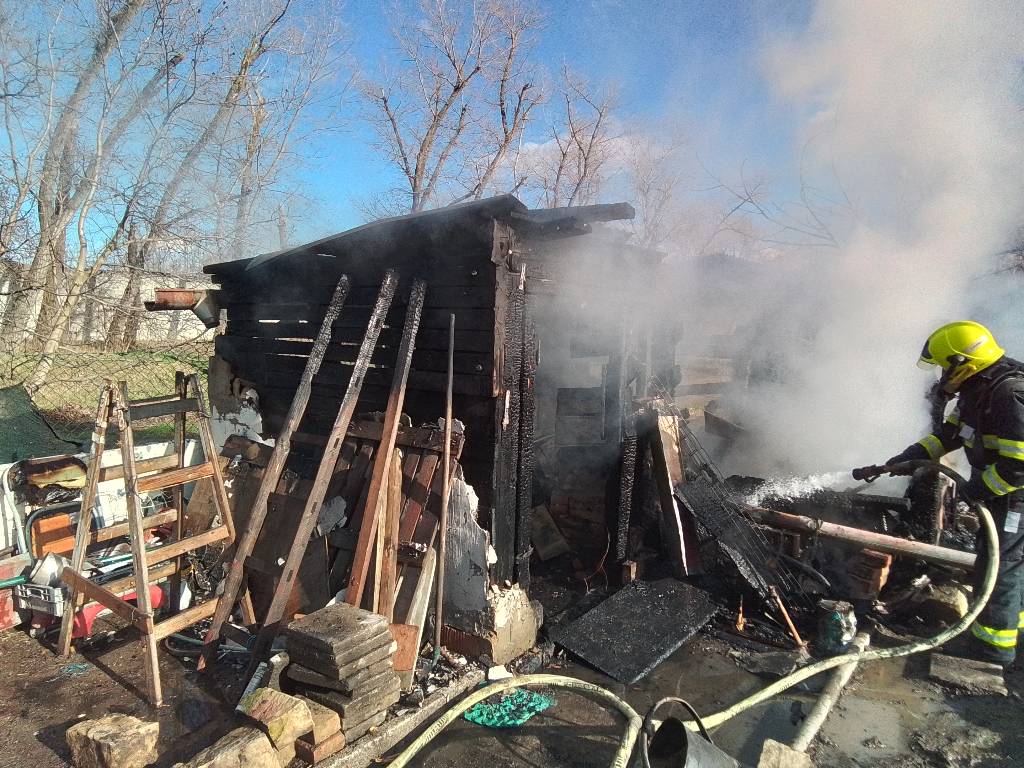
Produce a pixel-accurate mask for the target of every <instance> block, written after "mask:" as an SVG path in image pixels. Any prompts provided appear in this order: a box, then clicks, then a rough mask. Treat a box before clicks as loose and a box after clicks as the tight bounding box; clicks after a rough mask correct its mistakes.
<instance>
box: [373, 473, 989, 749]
mask: <svg viewBox="0 0 1024 768" xmlns="http://www.w3.org/2000/svg"><path fill="white" fill-rule="evenodd" d="M923 466H928V467H933V468H935V469H937V470H938V471H940V472H943V473H944V474H946V475H947V476H949V477H951V478H952V479H954V480H956V481H957V483H958V485H959V487H960V488H963V487H964V486H966V485H967V481H966V480H964V478H963V477H961V476H960V475H959V474H957V473H956V472H954V471H953V470H952V469H950V468H949V467H946V466H945V465H942V464H938V463H937V462H932V461H924V460H922V461H908V462H903V463H901V464H896V465H893V466H886V467H873V468H872V469H873V470H878V472H877V474H874V475H873V476H871V475H870V473H867V474H862V476H861V477H859V478H858V479H864V480H868V481H869V482H870V481H871V480H873V479H875V478H877V477H880V476H881V475H882V474H885V473H888V474H891V475H902V474H910V473H912V472H913V471H914V470H916V469H918V468H920V467H923ZM972 505H973V507H974V509H975V510H976V511H977V513H978V519H979V520H980V521H981V525H982V528H983V530H984V532H985V537H986V540H987V543H988V551H989V557H987V558H986V564H985V575H984V579H983V580H982V585H981V591H980V593H979V594H977V595H975V596H974V602H973V603H972V605H971V607H970V610H968V611H967V614H966V615H965V616H964V617H963V618H962V619H960V621H958V622H957V623H956V624H954V625H953V626H951V627H949V628H948V629H945V630H943V631H942V632H940V633H939V634H937V635H935V636H934V637H932V638H930V639H928V640H919V641H915V642H912V643H907V644H905V645H900V646H896V647H894V648H874V649H871V650H864V651H856V652H853V653H844V654H840V655H838V656H832V657H831V658H828V659H822V660H821V661H818V662H815V663H813V664H809V665H808V666H806V667H803V668H802V669H798V670H797V671H795V672H793V673H791V674H789V675H787V676H786V677H783V678H781V679H780V680H777V681H776V682H774V683H772V684H771V685H769V686H767V687H766V688H762V689H761V690H760V691H758V692H756V693H754V694H753V695H751V696H748V697H747V698H745V699H743V700H741V701H739V702H737V703H736V704H733V705H732V706H731V707H728V708H726V709H723V710H722V711H721V712H716V713H714V714H713V715H709V716H707V717H703V718H697V719H696V720H694V721H690V722H687V723H686V726H687V727H689V728H690V729H691V730H698V729H699V730H701V731H702V732H704V733H706V731H705V729H710V728H715V727H717V726H719V725H722V724H723V723H725V722H727V721H728V720H731V719H732V718H734V717H736V715H738V714H740V713H742V712H745V711H747V710H748V709H750V708H751V707H754V706H756V705H758V704H760V703H761V702H763V701H766V700H768V699H770V698H772V697H773V696H776V695H778V694H780V693H782V692H783V691H785V690H788V689H789V688H792V687H793V686H794V685H797V684H798V683H801V682H803V681H804V680H806V679H808V678H810V677H814V676H815V675H818V674H820V673H822V672H825V671H827V670H830V669H834V668H835V667H839V666H842V665H843V664H849V663H851V662H863V661H875V660H880V659H895V658H899V657H901V656H910V655H912V654H915V653H922V652H924V651H931V650H934V649H935V648H938V647H940V646H942V645H944V644H946V643H948V642H949V641H950V640H952V639H953V638H955V637H957V636H958V635H960V634H961V633H963V632H964V631H965V630H966V629H967V628H968V627H969V626H970V625H971V624H972V623H973V622H974V620H975V619H976V618H977V617H978V615H979V614H980V613H981V611H982V609H983V608H984V607H985V604H986V603H987V602H988V599H989V597H990V596H991V595H992V590H993V589H994V588H995V583H996V575H997V573H998V571H999V534H998V532H997V531H996V526H995V523H994V522H993V520H992V514H991V513H990V512H989V510H988V508H987V507H986V506H985V505H984V504H983V503H981V502H980V501H973V503H972ZM527 686H549V687H555V688H569V689H571V690H577V691H581V692H584V693H589V694H591V695H592V696H594V697H596V698H598V699H601V700H603V701H604V702H606V703H609V704H611V705H612V706H613V707H615V708H616V709H618V710H619V711H620V712H622V713H623V714H624V715H625V716H626V720H627V722H626V730H625V733H624V734H623V736H622V740H621V741H620V743H619V746H618V749H617V750H616V752H615V756H614V758H613V759H612V762H611V766H612V768H626V766H627V765H628V763H629V759H630V757H631V755H632V754H633V750H634V748H635V746H636V743H637V740H638V738H639V736H640V734H641V729H642V726H644V725H645V721H644V720H643V719H641V717H640V715H638V714H637V712H636V710H634V709H633V708H632V707H631V706H630V705H629V704H628V703H626V702H625V701H623V700H622V699H620V698H619V697H618V696H616V695H615V694H613V693H612V692H610V691H608V690H605V689H604V688H601V687H600V686H597V685H593V684H591V683H587V682H584V681H582V680H577V679H576V678H572V677H565V676H562V675H544V674H540V675H525V676H523V677H517V678H512V679H510V680H502V681H500V682H497V683H494V684H492V685H488V686H486V687H484V688H480V689H479V690H477V691H474V692H473V693H472V694H470V695H469V696H467V697H466V698H465V699H463V700H462V701H460V702H459V703H458V704H456V705H455V706H453V707H452V708H451V709H449V710H448V711H447V712H445V713H444V714H443V715H442V716H441V717H440V718H438V719H437V720H435V721H434V723H432V724H431V725H430V727H429V728H427V729H426V730H425V731H424V732H423V733H422V734H420V735H419V737H417V738H416V740H415V741H413V742H412V743H411V744H410V745H409V746H408V747H406V749H405V750H403V751H402V753H401V754H399V755H398V757H396V758H395V759H394V760H393V761H392V763H391V766H392V768H402V767H403V766H405V765H407V764H408V762H409V761H410V760H411V759H412V758H413V757H414V756H415V755H416V754H417V753H418V752H419V751H420V750H421V749H423V747H424V746H426V745H427V744H428V743H429V742H430V741H432V740H433V739H434V738H435V737H436V736H437V735H438V734H439V733H440V732H441V731H442V730H444V729H445V728H446V727H447V726H448V725H449V724H450V723H452V722H453V721H454V720H455V719H456V718H458V717H459V715H461V714H462V713H463V712H465V711H466V710H468V709H469V708H470V707H472V706H473V705H474V704H476V703H477V702H480V701H483V700H484V699H486V698H488V697H489V696H493V695H494V694H496V693H501V692H503V691H507V690H511V689H513V688H524V687H527ZM659 703H660V702H659ZM656 706H657V705H656ZM691 713H692V714H696V713H693V712H692V710H691ZM651 719H652V718H651V715H648V718H647V724H648V725H649V723H650V721H651ZM643 734H644V737H643V738H642V739H640V750H641V757H642V758H643V759H644V764H645V765H649V760H648V757H647V742H648V739H649V737H650V728H649V727H643Z"/></svg>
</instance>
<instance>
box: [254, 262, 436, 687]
mask: <svg viewBox="0 0 1024 768" xmlns="http://www.w3.org/2000/svg"><path fill="white" fill-rule="evenodd" d="M397 285H398V276H397V275H396V274H395V273H394V272H393V271H389V272H388V273H387V274H386V275H385V276H384V282H383V283H381V286H380V292H379V293H378V294H377V303H376V304H375V305H374V307H373V312H372V314H371V315H370V321H369V323H368V324H367V327H366V334H365V335H364V336H363V341H362V344H361V345H360V347H359V355H358V356H357V357H356V362H355V366H354V367H353V369H352V375H351V376H350V377H349V380H348V385H347V386H346V388H345V395H344V397H342V400H341V405H340V406H339V407H338V415H337V416H336V417H335V419H334V425H333V426H332V427H331V433H330V435H329V436H328V437H327V445H326V446H325V448H324V453H323V456H322V458H321V459H320V465H319V466H318V467H317V471H316V477H315V478H314V480H313V487H312V488H311V489H310V491H309V496H308V497H307V498H306V504H305V507H304V508H303V510H302V517H301V518H300V519H299V525H298V529H297V530H296V532H295V536H294V538H293V539H292V545H291V548H290V549H289V550H288V557H287V558H285V563H284V566H283V568H282V571H281V578H280V579H278V582H277V586H276V587H275V588H274V596H273V598H272V599H271V601H270V606H269V607H268V608H267V615H266V616H265V617H264V619H263V627H262V628H261V629H260V632H259V635H258V636H257V638H256V644H255V645H254V646H253V649H252V653H251V656H250V662H249V669H250V672H252V671H254V670H255V669H256V665H257V664H259V663H260V661H262V660H263V656H264V655H266V653H267V651H269V650H270V647H271V645H272V644H273V642H274V637H275V636H276V635H277V630H278V626H279V625H280V623H281V619H282V617H283V615H284V609H285V605H286V604H287V602H288V597H289V596H290V595H291V593H292V587H293V586H294V584H295V578H296V576H298V572H299V566H300V565H302V558H303V556H304V555H305V554H306V545H307V544H308V543H309V537H310V535H312V533H313V529H314V528H315V527H316V524H317V520H318V519H319V515H320V508H321V507H323V505H324V499H325V498H326V496H327V488H328V486H329V485H330V482H331V479H332V477H333V476H334V469H335V467H336V466H337V464H338V457H339V456H340V455H341V446H342V444H343V443H344V442H345V436H346V434H347V433H348V427H349V424H351V423H352V416H353V415H354V414H355V410H356V403H358V401H359V393H360V391H361V390H362V388H363V381H364V379H365V378H366V371H367V370H368V369H369V367H370V358H371V357H372V356H373V350H374V348H375V347H376V346H377V338H378V337H379V336H380V331H381V328H383V327H384V321H385V319H386V318H387V314H388V310H389V309H390V308H391V301H392V299H393V298H394V296H395V288H396V287H397ZM422 308H423V299H422V292H421V296H420V303H419V310H422ZM419 310H417V318H418V311H419ZM409 311H410V313H411V312H412V301H411V300H410V309H409ZM386 426H387V421H386V420H385V428H386ZM396 432H397V425H396ZM391 447H392V448H393V447H394V439H393V438H392V440H391ZM378 455H379V452H378ZM367 503H369V502H367ZM365 517H366V516H365V515H364V519H365Z"/></svg>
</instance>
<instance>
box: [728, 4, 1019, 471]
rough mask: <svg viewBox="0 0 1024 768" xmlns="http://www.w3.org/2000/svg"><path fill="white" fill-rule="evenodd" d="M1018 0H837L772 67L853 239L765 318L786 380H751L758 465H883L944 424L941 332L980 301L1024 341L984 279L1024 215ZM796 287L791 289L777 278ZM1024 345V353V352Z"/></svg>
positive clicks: (772, 51) (831, 208) (820, 255)
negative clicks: (930, 406)
mask: <svg viewBox="0 0 1024 768" xmlns="http://www.w3.org/2000/svg"><path fill="white" fill-rule="evenodd" d="M1022 62H1024V12H1022V7H1021V5H1020V3H1019V2H984V3H963V2H955V1H948V2H947V1H942V0H931V1H930V2H921V3H894V2H891V0H870V1H860V2H833V1H828V0H823V1H822V2H819V3H818V4H817V6H816V8H815V11H814V13H813V16H812V17H811V19H810V21H809V23H808V24H807V25H806V27H804V28H803V29H802V30H800V31H798V32H796V33H795V34H794V35H793V36H792V37H790V38H789V39H786V40H783V41H776V42H774V43H773V44H771V45H770V46H769V48H768V50H767V52H766V54H765V68H766V71H767V72H768V74H769V79H770V81H771V83H772V85H773V86H774V88H775V92H776V93H777V95H778V96H779V98H780V99H783V100H784V101H785V102H786V103H787V104H788V105H790V106H791V108H792V109H794V110H796V111H797V112H798V114H799V115H800V118H801V120H802V129H801V132H800V137H799V146H797V147H795V148H794V154H795V155H798V156H799V157H800V158H801V159H800V165H801V168H802V174H801V176H802V180H803V183H804V185H805V188H806V189H812V188H813V189H815V190H821V189H825V190H826V191H822V192H817V191H816V192H814V195H815V197H814V198H813V200H815V201H821V200H824V199H825V198H826V197H827V198H828V199H829V200H831V201H832V203H830V204H829V205H818V204H816V205H815V206H814V207H815V208H816V209H817V212H818V214H819V215H820V216H821V217H822V219H823V223H824V224H825V225H826V226H827V228H828V229H829V230H830V231H831V232H832V234H833V235H834V236H835V238H836V240H837V241H838V243H839V248H838V249H833V248H821V249H819V250H818V251H816V252H814V253H813V254H812V255H811V256H810V258H809V260H808V262H806V263H808V264H809V265H810V266H809V267H808V268H807V269H805V270H802V271H803V278H802V279H801V280H800V281H799V288H798V289H797V290H795V291H794V292H793V293H792V294H791V295H790V300H789V301H788V302H787V306H786V307H784V308H779V307H778V306H776V307H774V309H773V314H772V315H771V316H766V317H765V323H763V324H762V328H761V330H762V332H763V331H764V327H765V326H767V325H769V321H770V325H772V326H773V327H774V328H776V329H777V331H778V332H777V333H775V334H766V335H765V336H764V337H763V339H762V340H763V341H764V343H768V344H770V345H772V349H773V354H776V355H778V356H779V358H780V365H781V367H782V368H783V369H784V370H786V371H787V374H786V376H785V377H784V378H783V379H782V380H781V381H778V382H774V383H770V384H765V385H763V386H758V387H757V388H756V389H753V390H749V391H748V392H747V397H746V406H745V408H744V412H743V414H742V417H743V420H744V422H745V426H746V427H747V428H748V429H751V430H752V431H753V432H754V433H755V435H756V436H757V438H758V440H757V444H758V445H759V446H760V450H759V455H757V456H750V455H747V456H745V460H746V462H747V464H746V466H743V467H735V468H736V469H742V470H743V471H746V472H748V473H749V472H762V473H770V472H772V471H786V472H793V473H799V474H805V473H810V472H820V471H824V470H833V469H838V468H841V467H848V466H856V465H860V464H867V463H873V462H880V461H883V460H885V459H886V458H888V457H889V456H890V455H892V454H894V453H896V452H898V451H899V450H901V449H902V448H903V447H905V446H906V445H907V444H909V443H911V442H913V441H915V440H917V439H918V438H919V437H921V436H922V435H923V434H924V433H925V432H926V431H927V430H926V425H927V407H926V404H925V401H924V399H923V393H924V391H925V389H926V388H927V386H928V384H929V383H930V381H928V380H926V379H924V378H922V377H923V376H927V374H923V373H922V372H921V371H919V370H918V369H917V368H916V367H915V365H914V363H915V360H916V358H917V356H918V354H919V353H920V350H921V347H922V345H923V343H924V340H925V338H926V337H927V334H928V333H929V331H931V330H932V329H933V328H935V327H937V326H938V325H940V324H942V323H944V322H948V321H950V320H954V319H960V318H966V317H969V316H970V315H971V314H972V313H974V312H975V311H976V310H979V307H978V306H977V305H976V304H973V303H972V302H974V301H977V300H978V298H979V293H980V294H981V296H980V298H981V299H982V306H981V307H980V310H981V311H980V312H979V313H978V314H979V316H980V317H983V318H984V319H985V320H987V321H988V322H990V323H991V324H992V325H993V331H994V332H995V334H996V337H997V338H1000V337H1001V336H1002V337H1005V338H1007V339H1011V338H1021V337H1022V336H1024V334H1022V333H1021V329H1022V328H1024V312H1022V310H1021V309H1019V308H1018V304H1019V302H1016V301H1013V302H1007V298H1008V297H1009V296H1011V295H1013V294H1012V292H1010V291H1007V290H1006V289H1005V286H1006V279H1002V280H1001V282H1000V283H999V285H1000V286H1001V291H1000V294H1001V295H999V296H998V299H999V301H1001V302H1003V303H1002V304H1001V305H999V306H995V305H993V304H992V303H991V302H989V301H988V300H987V298H988V297H989V296H991V295H992V294H991V293H990V292H989V290H988V289H985V288H984V286H989V287H990V288H991V286H992V285H993V284H994V283H993V282H992V280H991V279H990V278H986V277H983V276H984V275H987V274H989V273H991V271H992V269H993V265H994V263H995V259H994V257H995V255H996V254H997V253H998V252H999V251H1000V250H1002V249H1003V248H1005V247H1006V245H1007V241H1008V237H1009V236H1010V233H1011V232H1012V231H1013V230H1014V229H1015V228H1016V227H1017V226H1019V225H1020V224H1021V223H1022V222H1024V218H1022V202H1024V196H1022V194H1021V193H1022V190H1024V112H1022V110H1021V73H1022ZM778 289H779V290H780V291H782V290H786V288H785V287H784V286H778ZM1009 352H1010V354H1011V355H1013V354H1015V353H1016V355H1017V356H1018V357H1020V356H1024V349H1017V350H1014V349H1010V350H1009Z"/></svg>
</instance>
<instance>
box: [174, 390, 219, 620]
mask: <svg viewBox="0 0 1024 768" xmlns="http://www.w3.org/2000/svg"><path fill="white" fill-rule="evenodd" d="M174 394H175V395H177V397H178V399H179V402H184V401H185V400H186V399H187V398H188V380H187V379H186V378H185V373H184V372H183V371H175V372H174ZM194 402H195V407H194V408H193V409H192V410H198V409H199V401H198V400H195V401H194ZM185 429H186V416H185V412H184V410H180V411H178V412H177V413H175V414H174V458H175V466H176V467H179V468H181V467H184V466H185ZM205 456H206V460H207V461H209V462H211V463H216V462H218V461H219V459H220V457H219V456H215V455H212V454H205ZM211 490H212V488H211ZM193 493H194V491H193ZM171 498H172V500H173V501H172V503H173V505H174V508H175V509H177V510H184V509H185V488H184V487H183V486H181V485H177V486H175V487H174V488H173V489H172V490H171ZM184 517H185V515H184V514H179V515H176V516H175V518H174V531H173V536H174V540H175V541H180V540H181V539H182V538H184V536H185V534H184V530H185V520H184ZM182 565H183V563H182V561H181V558H180V557H179V558H176V559H175V561H174V575H173V576H172V577H171V581H170V584H169V587H170V589H169V591H168V597H169V598H170V600H169V602H170V612H171V613H172V614H173V613H177V612H178V610H179V607H180V605H181V567H182Z"/></svg>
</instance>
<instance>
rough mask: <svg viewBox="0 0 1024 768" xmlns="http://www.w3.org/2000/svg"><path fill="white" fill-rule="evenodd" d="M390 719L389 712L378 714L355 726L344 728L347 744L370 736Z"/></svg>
mask: <svg viewBox="0 0 1024 768" xmlns="http://www.w3.org/2000/svg"><path fill="white" fill-rule="evenodd" d="M387 719H388V713H387V712H378V713H377V714H375V715H370V716H369V717H367V718H366V719H365V720H363V721H362V722H360V723H356V724H355V725H351V726H348V727H342V731H341V732H342V733H344V734H345V743H346V744H351V743H352V742H353V741H355V740H356V739H361V738H362V737H363V736H365V735H366V734H368V733H369V732H370V731H371V730H372V729H373V728H376V727H377V726H378V725H380V724H381V723H383V722H384V721H385V720H387Z"/></svg>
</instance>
